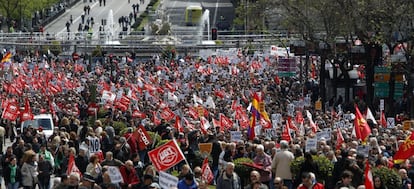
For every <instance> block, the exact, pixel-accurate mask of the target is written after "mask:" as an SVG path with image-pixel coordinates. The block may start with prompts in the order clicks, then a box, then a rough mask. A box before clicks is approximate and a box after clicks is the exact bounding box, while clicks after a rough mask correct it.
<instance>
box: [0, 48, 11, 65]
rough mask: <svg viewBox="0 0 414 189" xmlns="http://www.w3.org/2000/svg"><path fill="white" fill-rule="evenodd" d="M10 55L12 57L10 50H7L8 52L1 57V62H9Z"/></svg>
mask: <svg viewBox="0 0 414 189" xmlns="http://www.w3.org/2000/svg"><path fill="white" fill-rule="evenodd" d="M11 57H12V54H11V52H10V51H9V52H7V53H6V54H5V55H4V56H3V58H2V59H1V64H4V63H6V62H10V59H11Z"/></svg>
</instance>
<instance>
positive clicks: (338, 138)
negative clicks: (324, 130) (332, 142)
mask: <svg viewBox="0 0 414 189" xmlns="http://www.w3.org/2000/svg"><path fill="white" fill-rule="evenodd" d="M344 142H345V139H344V137H343V136H342V132H341V129H339V127H337V128H336V149H337V150H339V149H341V146H342V144H343V143H344Z"/></svg>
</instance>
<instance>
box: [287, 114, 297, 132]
mask: <svg viewBox="0 0 414 189" xmlns="http://www.w3.org/2000/svg"><path fill="white" fill-rule="evenodd" d="M287 124H288V126H289V129H293V130H294V131H296V132H297V131H299V129H298V127H296V125H295V124H293V122H292V117H290V116H289V117H288V120H287Z"/></svg>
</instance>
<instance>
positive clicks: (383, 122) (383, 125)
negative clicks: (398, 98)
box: [380, 111, 387, 128]
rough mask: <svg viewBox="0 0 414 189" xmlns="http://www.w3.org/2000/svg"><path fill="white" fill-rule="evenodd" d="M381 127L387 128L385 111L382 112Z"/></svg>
mask: <svg viewBox="0 0 414 189" xmlns="http://www.w3.org/2000/svg"><path fill="white" fill-rule="evenodd" d="M380 119H381V120H380V122H381V126H382V127H384V128H387V119H385V113H384V111H381V118H380Z"/></svg>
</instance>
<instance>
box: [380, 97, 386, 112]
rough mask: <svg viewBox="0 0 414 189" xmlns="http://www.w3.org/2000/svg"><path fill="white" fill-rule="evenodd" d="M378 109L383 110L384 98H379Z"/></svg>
mask: <svg viewBox="0 0 414 189" xmlns="http://www.w3.org/2000/svg"><path fill="white" fill-rule="evenodd" d="M380 110H381V111H384V110H385V105H384V99H381V100H380Z"/></svg>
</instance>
